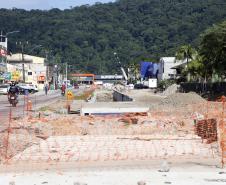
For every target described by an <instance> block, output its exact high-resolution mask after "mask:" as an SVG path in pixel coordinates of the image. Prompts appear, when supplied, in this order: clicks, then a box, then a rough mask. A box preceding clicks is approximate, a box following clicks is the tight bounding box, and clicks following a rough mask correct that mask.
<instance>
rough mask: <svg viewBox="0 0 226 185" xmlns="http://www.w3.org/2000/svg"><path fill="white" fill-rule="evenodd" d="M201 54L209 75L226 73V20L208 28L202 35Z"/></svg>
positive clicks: (210, 76)
mask: <svg viewBox="0 0 226 185" xmlns="http://www.w3.org/2000/svg"><path fill="white" fill-rule="evenodd" d="M200 55H201V56H202V58H203V60H204V66H205V70H206V73H207V74H209V75H208V77H209V78H212V77H213V76H214V75H215V74H217V75H219V76H221V77H222V76H225V75H226V21H224V22H223V23H220V24H217V25H214V26H213V27H211V28H209V29H207V30H206V31H205V32H204V34H203V35H202V36H201V44H200Z"/></svg>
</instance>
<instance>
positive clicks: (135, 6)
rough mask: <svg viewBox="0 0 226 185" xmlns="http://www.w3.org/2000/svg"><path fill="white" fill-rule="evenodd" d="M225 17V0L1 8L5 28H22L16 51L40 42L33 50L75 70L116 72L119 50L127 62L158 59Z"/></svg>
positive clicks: (132, 0)
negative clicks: (65, 7)
mask: <svg viewBox="0 0 226 185" xmlns="http://www.w3.org/2000/svg"><path fill="white" fill-rule="evenodd" d="M225 19H226V2H225V0H119V1H116V2H115V3H108V4H100V3H98V4H96V5H94V6H87V5H86V6H81V7H75V8H73V9H68V10H64V11H61V10H59V9H52V10H49V11H41V10H31V11H25V10H22V9H12V10H7V9H0V28H1V30H4V31H5V32H9V31H13V30H20V33H17V34H13V35H10V37H9V49H10V50H11V51H12V52H16V51H18V50H20V46H19V45H16V44H15V43H16V41H21V40H22V41H29V43H30V45H25V51H26V52H27V53H29V52H31V51H29V48H31V47H33V46H34V45H38V44H41V45H43V48H42V49H41V48H39V49H38V48H37V49H34V50H33V51H32V53H33V54H40V55H43V56H45V50H48V53H51V55H55V56H56V59H57V60H58V62H59V61H61V62H68V63H70V64H72V66H71V70H77V71H80V72H92V73H111V74H115V73H120V70H119V68H118V65H117V62H116V60H115V57H114V55H113V53H114V52H117V53H118V56H119V58H120V60H121V63H122V64H123V65H125V66H126V65H127V64H128V63H129V62H131V61H139V60H141V59H145V58H147V59H149V60H152V61H158V59H159V57H161V56H173V55H174V53H175V51H176V49H177V48H178V47H179V46H181V45H183V44H192V45H194V46H196V45H197V43H198V38H199V35H200V34H201V33H202V32H203V31H204V30H205V29H206V28H208V27H209V26H211V25H212V24H214V23H218V22H221V21H223V20H225ZM31 45H32V46H31ZM44 48H45V49H44ZM50 51H51V52H50ZM49 58H50V57H49Z"/></svg>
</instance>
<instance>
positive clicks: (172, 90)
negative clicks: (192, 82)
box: [162, 84, 179, 96]
mask: <svg viewBox="0 0 226 185" xmlns="http://www.w3.org/2000/svg"><path fill="white" fill-rule="evenodd" d="M178 87H179V85H177V84H172V85H171V86H169V87H168V88H167V89H166V90H165V91H164V92H163V93H162V95H163V96H169V95H171V94H174V93H176V92H177V91H178Z"/></svg>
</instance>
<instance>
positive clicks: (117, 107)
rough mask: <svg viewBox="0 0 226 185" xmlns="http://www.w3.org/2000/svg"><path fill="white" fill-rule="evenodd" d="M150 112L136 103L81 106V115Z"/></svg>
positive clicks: (88, 104) (106, 103)
mask: <svg viewBox="0 0 226 185" xmlns="http://www.w3.org/2000/svg"><path fill="white" fill-rule="evenodd" d="M72 110H73V107H72ZM148 111H149V107H148V106H145V105H141V104H138V103H136V102H96V103H84V104H82V106H81V115H92V114H124V113H138V112H142V113H143V112H148Z"/></svg>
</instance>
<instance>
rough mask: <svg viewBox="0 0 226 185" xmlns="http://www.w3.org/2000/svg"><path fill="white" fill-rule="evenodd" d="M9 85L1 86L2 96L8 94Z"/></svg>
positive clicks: (0, 92)
mask: <svg viewBox="0 0 226 185" xmlns="http://www.w3.org/2000/svg"><path fill="white" fill-rule="evenodd" d="M9 87H10V86H9V84H1V85H0V94H8V90H9Z"/></svg>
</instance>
